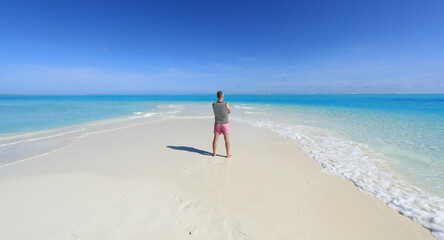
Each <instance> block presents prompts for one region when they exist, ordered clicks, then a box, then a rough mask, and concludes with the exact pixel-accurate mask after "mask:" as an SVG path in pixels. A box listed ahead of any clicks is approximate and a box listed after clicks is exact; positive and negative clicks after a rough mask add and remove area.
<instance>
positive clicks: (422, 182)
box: [0, 94, 444, 240]
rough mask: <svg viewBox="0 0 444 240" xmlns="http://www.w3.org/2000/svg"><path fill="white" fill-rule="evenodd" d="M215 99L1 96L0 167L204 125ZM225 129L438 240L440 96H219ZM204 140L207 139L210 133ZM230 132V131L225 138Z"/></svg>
mask: <svg viewBox="0 0 444 240" xmlns="http://www.w3.org/2000/svg"><path fill="white" fill-rule="evenodd" d="M215 100H216V99H215V96H214V95H85V96H82V95H78V96H37V95H35V96H34V95H29V96H25V95H23V96H21V95H17V96H14V95H4V96H0V167H7V166H8V165H10V164H18V163H20V162H22V161H28V160H33V159H34V157H35V156H39V155H43V154H47V153H49V152H52V151H57V150H59V149H62V148H64V147H66V146H69V144H71V143H72V142H73V141H75V140H76V139H78V138H82V137H84V136H87V135H88V134H91V133H94V132H100V131H106V130H108V129H113V128H120V127H125V126H128V125H132V124H143V123H145V122H149V121H155V120H159V119H163V118H175V117H196V118H208V119H209V121H212V120H211V119H212V109H211V104H210V103H211V102H212V101H215ZM225 101H227V102H230V104H231V105H232V108H233V109H232V114H231V115H230V121H235V122H243V123H246V124H250V125H252V126H256V127H261V128H267V129H269V130H270V131H273V132H275V133H276V134H279V135H281V136H283V137H287V138H291V139H294V140H295V141H298V142H299V143H300V144H301V147H302V149H303V150H304V151H306V152H307V155H308V156H309V157H311V158H313V159H314V160H315V161H316V162H318V163H319V164H320V165H321V166H322V171H323V172H326V173H328V174H333V175H336V176H339V177H342V178H345V179H347V180H350V181H352V182H353V183H354V184H355V185H356V186H357V187H358V188H359V190H360V191H363V192H365V193H367V194H370V195H372V196H374V197H377V198H378V199H380V200H381V201H383V202H385V203H386V204H387V205H388V206H390V207H392V208H394V209H396V210H397V211H399V212H400V213H402V214H403V215H406V216H408V217H410V218H412V219H414V220H415V221H417V222H419V223H420V224H422V225H423V226H425V227H426V228H428V229H430V230H431V231H432V233H433V234H434V235H435V236H436V237H437V238H438V239H442V240H444V94H332V95H328V94H300V95H299V94H294V95H278V94H252V95H230V94H226V96H225ZM209 134H211V132H209ZM232 134H235V133H232Z"/></svg>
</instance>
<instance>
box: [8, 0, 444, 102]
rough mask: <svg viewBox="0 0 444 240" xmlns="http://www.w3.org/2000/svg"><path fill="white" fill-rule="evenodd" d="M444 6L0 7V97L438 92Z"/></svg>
mask: <svg viewBox="0 0 444 240" xmlns="http://www.w3.org/2000/svg"><path fill="white" fill-rule="evenodd" d="M443 13H444V2H443V1H442V0H430V1H429V0H425V1H409V0H408V1H390V0H389V1H317V0H315V1H267V2H264V1H140V2H137V1H132V2H130V1H94V2H93V1H16V0H13V1H11V0H2V2H1V3H0V93H4V94H10V93H15V94H116V93H117V94H119V93H120V94H152V93H166V94H176V93H213V92H214V91H217V90H219V89H221V90H225V91H226V92H229V93H369V92H372V93H373V92H374V93H385V92H444V44H443V43H444V27H443V26H444V14H443Z"/></svg>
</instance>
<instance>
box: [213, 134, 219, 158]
mask: <svg viewBox="0 0 444 240" xmlns="http://www.w3.org/2000/svg"><path fill="white" fill-rule="evenodd" d="M217 140H219V134H216V133H215V134H214V138H213V157H216V148H217Z"/></svg>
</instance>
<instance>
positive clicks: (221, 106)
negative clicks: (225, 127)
mask: <svg viewBox="0 0 444 240" xmlns="http://www.w3.org/2000/svg"><path fill="white" fill-rule="evenodd" d="M213 112H214V120H215V123H216V124H226V123H228V108H227V106H226V103H224V102H214V103H213Z"/></svg>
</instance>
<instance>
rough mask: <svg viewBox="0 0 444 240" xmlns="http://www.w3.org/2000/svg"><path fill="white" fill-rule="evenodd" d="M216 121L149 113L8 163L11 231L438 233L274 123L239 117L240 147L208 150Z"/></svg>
mask: <svg viewBox="0 0 444 240" xmlns="http://www.w3.org/2000/svg"><path fill="white" fill-rule="evenodd" d="M211 128H212V119H169V120H164V121H158V122H153V123H147V124H143V125H139V126H134V127H128V128H123V129H118V130H113V131H108V132H102V133H97V134H92V135H89V136H87V137H85V138H82V139H79V140H77V141H75V142H74V143H73V144H72V145H70V146H69V147H67V148H64V149H62V150H60V151H56V152H52V153H50V154H47V155H45V156H41V157H37V158H34V159H31V160H29V161H25V162H21V163H18V164H14V165H9V166H5V167H1V168H0V193H1V197H0V213H1V214H0V238H1V239H8V240H9V239H27V240H28V239H45V240H49V239H174V240H177V239H205V240H209V239H253V240H256V239H259V240H260V239H264V240H265V239H266V240H270V239H341V240H344V239H353V240H355V239H360V240H362V239H378V240H380V239H391V240H392V239H402V240H407V239H421V240H425V239H434V238H433V237H432V235H431V234H430V232H429V231H428V230H426V229H424V228H423V227H422V226H420V225H419V224H417V223H415V222H413V221H412V220H410V219H409V218H407V217H404V216H402V215H400V214H398V213H397V212H396V211H394V210H392V209H390V208H388V207H387V206H385V204H383V203H382V202H380V201H379V200H377V199H375V198H373V197H371V196H368V195H366V194H364V193H361V192H359V191H358V190H357V188H356V187H355V186H354V185H353V184H352V183H351V182H347V181H345V180H343V179H340V178H337V177H334V176H330V175H327V174H324V173H321V172H320V171H319V166H318V165H316V163H315V162H314V160H312V159H309V158H307V157H305V153H304V152H302V151H301V150H299V148H300V146H299V145H298V144H297V143H296V142H295V141H292V140H290V139H286V138H283V137H280V136H277V135H275V134H273V133H271V132H269V131H267V130H265V129H258V128H253V127H250V126H247V125H243V124H240V123H232V124H231V131H232V134H231V135H232V136H231V139H232V152H233V154H234V155H235V156H234V158H232V159H226V158H222V157H216V158H213V157H211V156H208V155H204V154H201V153H200V152H201V151H207V152H209V151H211V140H212V133H211V130H212V129H211ZM168 146H173V148H171V147H168ZM180 146H184V147H188V148H180ZM177 147H179V149H177ZM190 148H194V149H197V150H196V151H195V150H193V149H191V150H190ZM180 149H186V150H180ZM187 149H188V150H187ZM218 153H219V154H224V155H225V153H224V147H223V140H222V139H221V140H220V141H219V149H218Z"/></svg>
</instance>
